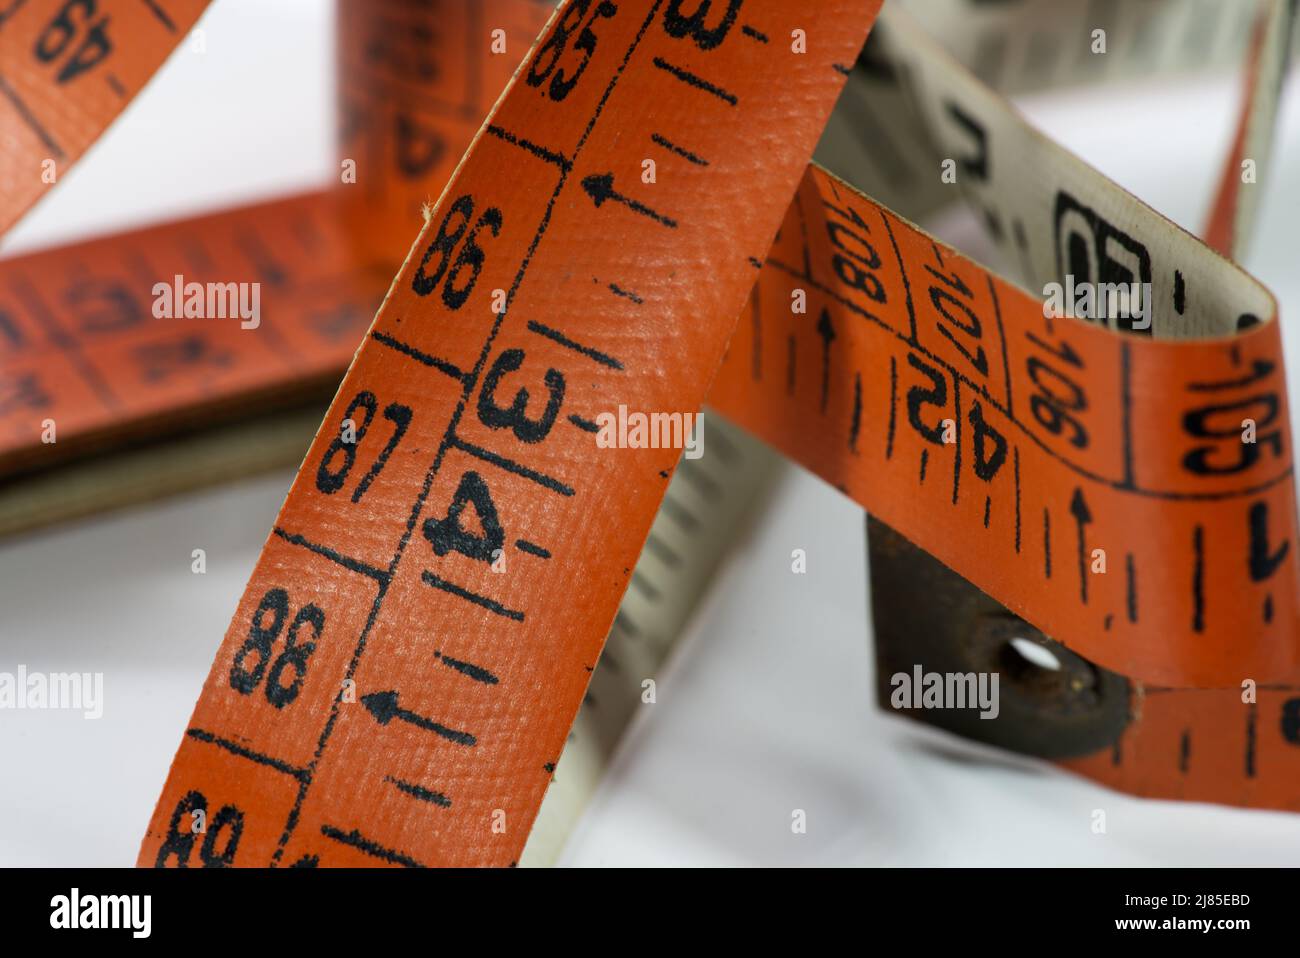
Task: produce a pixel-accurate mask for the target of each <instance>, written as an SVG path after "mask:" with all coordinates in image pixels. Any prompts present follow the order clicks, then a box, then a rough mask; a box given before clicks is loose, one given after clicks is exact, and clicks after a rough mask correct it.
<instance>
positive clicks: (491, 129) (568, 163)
mask: <svg viewBox="0 0 1300 958" xmlns="http://www.w3.org/2000/svg"><path fill="white" fill-rule="evenodd" d="M486 129H487V132H488V133H489V134H491V135H492V136H495V137H496V138H497V139H498V140H501V141H502V142H503V143H509V144H510V145H511V146H517V147H519V148H520V149H521V150H523V151H524V152H526V153H530V154H532V155H533V156H535V157H537V158H538V159H539V160H541V161H542V162H544V163H550V164H552V165H554V166H558V167H559V168H560V169H561V170H563V171H564V172H565V173H568V172H569V170H571V169H572V168H573V161H572V160H570V159H569V158H568V157H567V156H565V155H564V154H563V153H557V152H556V151H555V150H549V149H547V148H546V147H544V146H539V145H537V144H536V143H534V142H533V141H532V140H529V139H526V138H524V137H522V136H517V135H515V134H514V133H511V132H510V131H509V130H507V129H504V128H502V127H499V126H497V125H496V124H495V123H489V124H488V125H487V127H486Z"/></svg>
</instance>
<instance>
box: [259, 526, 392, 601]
mask: <svg viewBox="0 0 1300 958" xmlns="http://www.w3.org/2000/svg"><path fill="white" fill-rule="evenodd" d="M271 534H272V535H274V536H278V537H279V538H281V539H283V540H284V541H285V542H287V543H289V544H290V545H295V546H301V547H302V548H304V549H306V550H307V551H309V552H314V553H316V554H317V555H318V556H322V557H323V558H326V559H329V560H330V561H331V562H333V563H336V564H337V565H341V566H342V567H343V568H345V569H347V570H349V571H350V572H357V573H360V574H361V575H363V576H365V577H366V578H369V579H374V580H375V581H376V582H378V583H379V584H380V585H381V586H386V585H388V582H389V579H390V575H389V573H388V571H387V570H385V569H380V568H377V567H376V566H373V565H371V564H370V563H368V562H362V561H361V560H360V559H354V558H352V557H351V556H346V555H344V554H343V553H341V552H338V551H337V550H335V549H331V548H330V547H329V546H324V545H321V544H320V543H317V542H312V541H311V540H310V539H308V538H307V537H306V536H303V535H299V534H298V533H296V532H289V531H288V530H286V529H284V528H283V527H281V526H275V527H274V528H273V529H272V530H271Z"/></svg>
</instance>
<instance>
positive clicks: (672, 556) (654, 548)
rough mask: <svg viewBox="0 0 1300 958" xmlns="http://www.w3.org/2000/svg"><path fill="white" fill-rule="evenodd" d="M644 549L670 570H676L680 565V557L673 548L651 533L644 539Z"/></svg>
mask: <svg viewBox="0 0 1300 958" xmlns="http://www.w3.org/2000/svg"><path fill="white" fill-rule="evenodd" d="M645 544H646V548H647V549H649V550H650V552H652V553H653V554H654V556H655V558H657V559H658V560H659V561H660V562H662V563H663V564H664V565H666V566H668V567H669V568H671V569H676V568H678V567H679V566H681V564H682V557H681V556H680V555H678V554H677V553H676V552H675V551H674V550H673V548H672V547H671V546H670V545H668V543H666V542H664V540H663V539H660V538H659V537H658V536H657V535H655V534H654V533H653V532H652V533H650V535H649V537H648V538H647V539H646V542H645Z"/></svg>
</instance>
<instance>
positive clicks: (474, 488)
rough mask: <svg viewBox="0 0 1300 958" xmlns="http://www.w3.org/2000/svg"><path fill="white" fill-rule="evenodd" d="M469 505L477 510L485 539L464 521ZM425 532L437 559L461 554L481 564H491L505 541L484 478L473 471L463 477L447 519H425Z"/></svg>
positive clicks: (503, 532)
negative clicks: (467, 527)
mask: <svg viewBox="0 0 1300 958" xmlns="http://www.w3.org/2000/svg"><path fill="white" fill-rule="evenodd" d="M467 505H468V506H473V507H474V512H475V514H476V515H477V516H478V524H479V527H480V528H481V529H482V530H483V534H482V535H475V534H474V533H473V532H470V531H469V530H468V529H466V528H465V525H464V523H463V522H462V521H461V517H462V515H463V514H464V512H465V507H466V506H467ZM423 531H424V537H425V538H426V539H428V540H429V544H430V545H432V546H433V552H434V554H435V555H439V556H445V555H446V554H447V553H449V552H459V553H460V554H461V555H464V556H469V557H470V558H471V559H477V560H478V561H480V562H492V561H493V560H494V559H495V558H496V555H497V554H498V553H499V551H500V549H501V547H502V545H504V544H505V541H506V534H505V531H504V530H503V529H502V528H501V519H500V517H499V516H498V515H497V507H496V503H495V502H493V501H492V493H491V492H489V491H488V486H487V483H486V482H484V481H483V477H482V476H480V475H479V474H478V473H477V472H474V471H472V470H471V471H470V472H466V473H465V474H464V475H463V476H461V477H460V485H458V486H457V487H456V493H455V495H453V496H452V497H451V505H450V506H449V507H448V509H447V515H446V517H445V518H442V519H435V518H429V519H425V520H424V530H423Z"/></svg>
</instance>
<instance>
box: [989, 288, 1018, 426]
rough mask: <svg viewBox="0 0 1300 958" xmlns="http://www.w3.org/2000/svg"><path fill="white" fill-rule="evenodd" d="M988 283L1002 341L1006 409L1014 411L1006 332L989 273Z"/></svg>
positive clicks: (996, 294)
mask: <svg viewBox="0 0 1300 958" xmlns="http://www.w3.org/2000/svg"><path fill="white" fill-rule="evenodd" d="M985 278H986V279H987V280H988V282H989V297H990V298H991V299H992V300H993V317H994V319H995V320H996V321H997V324H998V338H999V339H1001V340H1002V373H1003V376H1004V377H1005V379H1006V386H1007V409H1008V410H1011V409H1014V408H1015V406H1014V405H1013V404H1012V402H1011V363H1010V362H1009V361H1008V359H1007V330H1006V327H1005V326H1004V325H1003V324H1002V304H1001V303H1000V302H999V301H998V290H997V287H996V286H994V285H993V274H992V273H989V274H987V275H986V277H985Z"/></svg>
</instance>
